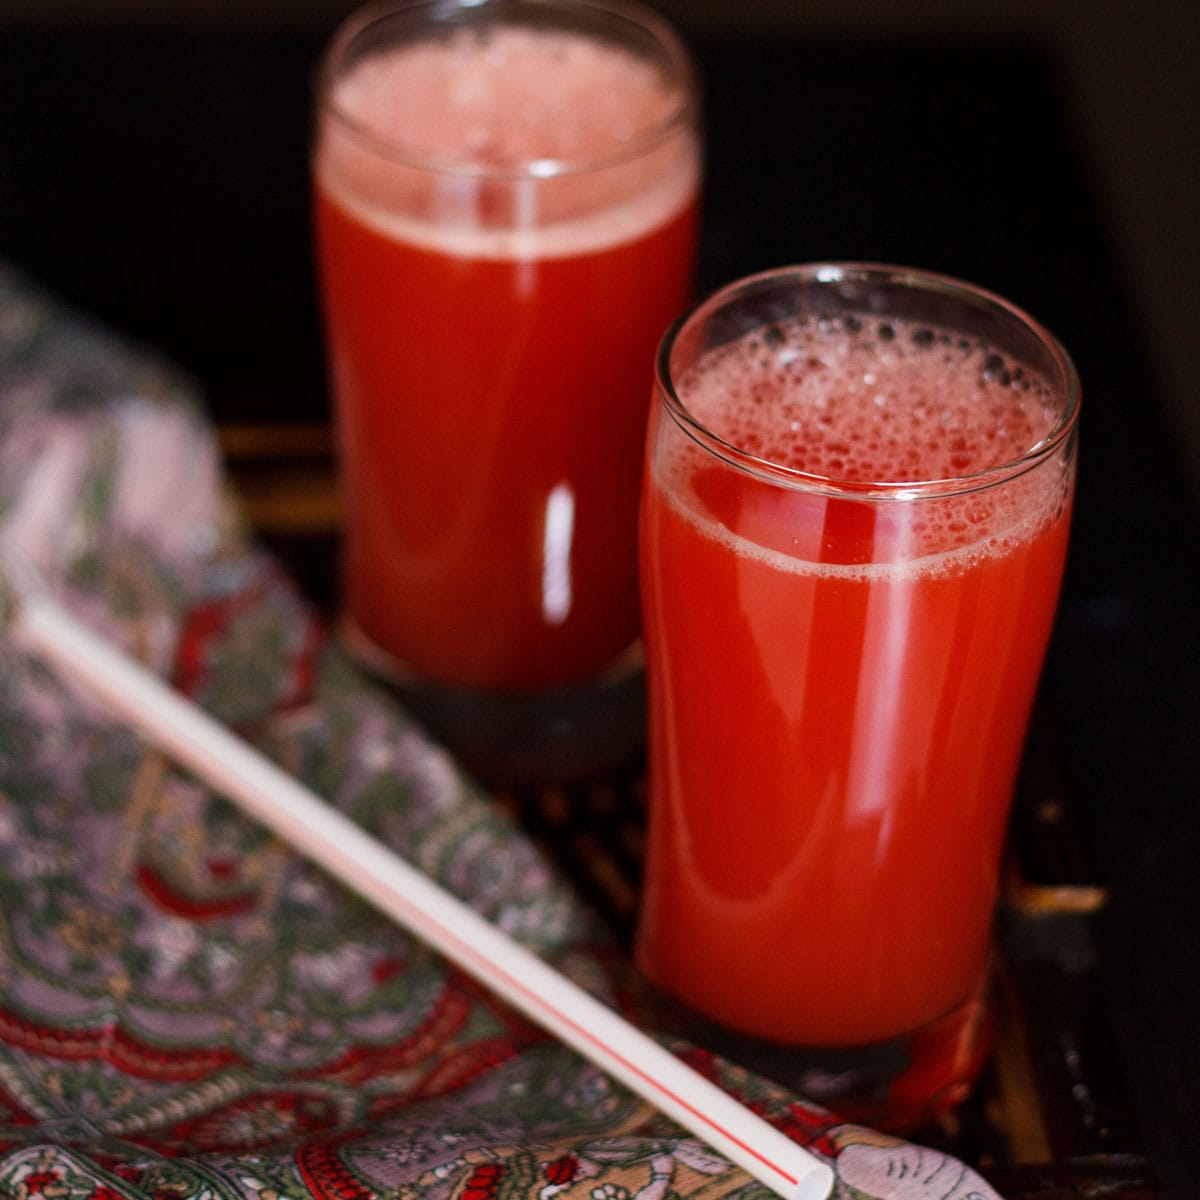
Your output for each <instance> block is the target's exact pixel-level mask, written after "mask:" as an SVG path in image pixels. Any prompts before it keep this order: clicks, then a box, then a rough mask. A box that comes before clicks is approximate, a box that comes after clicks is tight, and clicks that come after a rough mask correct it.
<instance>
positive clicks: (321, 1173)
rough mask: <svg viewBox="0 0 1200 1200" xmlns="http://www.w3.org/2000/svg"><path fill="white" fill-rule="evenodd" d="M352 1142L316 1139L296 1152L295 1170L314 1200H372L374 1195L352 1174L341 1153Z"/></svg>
mask: <svg viewBox="0 0 1200 1200" xmlns="http://www.w3.org/2000/svg"><path fill="white" fill-rule="evenodd" d="M350 1140H351V1139H350V1137H349V1136H348V1135H343V1136H341V1137H330V1138H321V1139H316V1140H313V1141H310V1142H306V1143H305V1144H304V1145H303V1146H301V1147H300V1149H299V1150H297V1151H296V1167H297V1169H298V1170H299V1172H300V1176H301V1178H302V1179H303V1180H304V1182H305V1184H306V1186H307V1187H308V1190H309V1191H310V1192H311V1193H312V1194H313V1196H314V1198H315V1200H372V1192H371V1191H370V1190H369V1189H367V1188H365V1187H363V1186H362V1184H360V1183H359V1182H358V1180H357V1179H355V1178H354V1176H353V1175H351V1174H350V1172H349V1171H348V1170H347V1169H346V1166H345V1164H344V1163H343V1162H342V1159H341V1155H340V1154H339V1151H340V1149H341V1147H342V1146H343V1145H345V1143H346V1142H347V1141H350Z"/></svg>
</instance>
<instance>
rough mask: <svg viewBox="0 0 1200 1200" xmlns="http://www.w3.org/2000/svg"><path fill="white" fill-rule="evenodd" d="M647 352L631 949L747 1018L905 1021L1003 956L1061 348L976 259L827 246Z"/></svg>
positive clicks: (1060, 440)
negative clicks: (637, 893) (957, 278)
mask: <svg viewBox="0 0 1200 1200" xmlns="http://www.w3.org/2000/svg"><path fill="white" fill-rule="evenodd" d="M764 314H769V315H764ZM659 380H660V392H661V397H660V398H661V401H662V402H661V403H660V404H659V406H658V409H657V412H656V414H655V415H654V416H653V417H652V420H651V433H650V438H649V450H648V454H649V466H648V471H647V476H646V485H645V492H644V507H643V515H642V538H643V541H642V569H643V588H644V605H645V641H646V652H647V670H648V677H649V684H650V709H651V722H652V723H651V731H650V736H651V755H652V759H651V830H650V846H649V859H648V863H647V872H646V877H647V885H646V894H645V899H644V906H643V911H642V918H641V925H640V929H639V940H638V954H639V959H640V961H641V963H642V965H643V966H644V967H645V969H646V971H647V972H648V974H649V975H650V977H651V978H652V979H653V980H654V981H655V982H656V983H657V984H659V985H660V987H661V988H663V989H664V990H665V991H667V992H669V993H671V994H673V995H675V996H677V997H679V998H681V999H683V1000H685V1001H686V1002H687V1003H688V1004H689V1005H690V1006H692V1007H693V1008H694V1009H696V1010H698V1011H700V1012H701V1013H703V1014H704V1015H706V1016H707V1017H709V1018H711V1019H712V1020H714V1021H717V1022H719V1023H721V1024H722V1025H725V1026H728V1027H729V1028H731V1029H734V1030H737V1031H740V1032H741V1033H745V1034H751V1035H754V1036H756V1037H759V1038H766V1039H771V1040H773V1041H775V1042H779V1043H785V1044H788V1045H793V1046H795V1045H801V1046H808V1047H814V1046H824V1047H849V1046H861V1045H870V1044H878V1043H882V1042H886V1041H887V1040H888V1039H895V1038H902V1037H910V1036H912V1035H916V1034H918V1033H919V1032H920V1031H921V1030H923V1029H926V1028H929V1027H932V1026H933V1025H934V1023H936V1022H937V1021H938V1020H939V1019H940V1018H943V1017H945V1016H946V1014H950V1013H952V1012H954V1011H955V1010H956V1008H958V1007H959V1006H961V1005H963V1004H964V1003H965V1002H966V1001H967V1000H968V998H969V997H970V996H971V995H972V993H973V992H974V991H975V990H976V989H977V987H978V985H979V981H980V978H981V974H982V973H983V971H984V967H985V962H986V959H987V954H988V945H989V935H990V929H991V918H992V911H993V903H994V899H995V893H996V882H997V873H998V866H999V861H1000V854H1001V847H1002V842H1003V837H1004V831H1005V824H1006V818H1007V814H1008V809H1009V804H1010V800H1011V797H1012V792H1013V786H1014V779H1015V775H1016V771H1017V768H1018V764H1019V759H1020V752H1021V748H1022V741H1023V737H1024V732H1025V727H1026V724H1027V720H1028V716H1029V712H1030V708H1031V705H1032V701H1033V697H1034V692H1035V689H1036V686H1037V680H1038V674H1039V671H1040V668H1041V664H1042V659H1043V655H1044V652H1045V648H1046V644H1047V640H1048V637H1049V633H1050V628H1051V623H1052V619H1053V614H1054V609H1055V604H1056V600H1057V596H1058V590H1059V583H1060V577H1061V573H1062V567H1063V561H1064V556H1065V551H1066V541H1067V526H1068V520H1069V511H1070V500H1071V492H1072V483H1073V464H1074V454H1073V450H1074V439H1073V432H1072V431H1073V421H1074V414H1075V404H1076V398H1075V386H1074V381H1073V375H1072V373H1071V368H1070V366H1069V363H1068V362H1067V360H1066V359H1065V356H1063V355H1062V353H1061V351H1060V350H1059V349H1058V348H1057V346H1056V344H1055V343H1053V341H1052V340H1050V339H1048V335H1044V334H1042V333H1041V332H1040V330H1038V329H1037V328H1036V327H1032V326H1031V325H1030V324H1029V323H1028V322H1027V321H1026V319H1024V318H1022V317H1021V316H1020V315H1019V314H1017V313H1015V312H1014V311H1013V310H1011V309H1009V308H1008V307H1007V306H1005V305H1003V304H1002V303H1001V302H999V301H996V300H993V299H991V298H989V297H985V296H981V295H980V294H979V293H977V292H974V291H973V290H971V289H967V288H965V287H964V286H959V285H954V284H952V283H950V282H948V281H942V280H939V279H937V278H936V277H918V278H917V280H916V282H914V281H913V279H912V278H911V277H905V276H899V277H898V278H897V279H893V278H892V277H891V276H890V275H888V273H887V272H886V271H884V270H882V269H876V270H874V271H872V270H868V269H861V268H860V269H857V270H855V269H849V268H845V269H834V268H825V269H824V273H823V274H821V273H820V272H816V273H814V272H810V271H804V272H786V271H785V272H780V273H778V274H776V275H772V276H768V277H760V278H759V279H757V280H752V281H749V282H748V283H747V284H746V285H744V287H742V288H740V289H739V287H738V286H737V285H735V287H734V288H732V289H729V290H728V293H727V294H726V295H724V297H722V296H718V297H717V298H715V299H714V300H712V301H710V302H709V303H708V304H707V305H706V306H702V307H701V309H700V310H698V311H697V313H695V314H694V315H693V316H691V317H690V318H689V319H688V320H687V322H685V323H684V324H683V325H682V326H681V327H680V328H679V329H678V330H676V331H675V333H674V335H673V337H671V338H668V340H667V341H666V342H665V343H664V346H663V349H662V351H661V354H660V364H659ZM908 1065H909V1066H912V1064H911V1063H909V1064H908Z"/></svg>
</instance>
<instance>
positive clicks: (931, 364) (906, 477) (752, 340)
mask: <svg viewBox="0 0 1200 1200" xmlns="http://www.w3.org/2000/svg"><path fill="white" fill-rule="evenodd" d="M676 392H677V394H678V396H679V397H680V399H681V400H682V402H683V404H684V405H685V407H686V408H687V409H688V411H689V412H690V413H691V414H692V415H693V416H694V417H695V418H696V419H697V420H698V421H699V422H700V423H701V424H703V425H704V426H705V427H706V428H707V429H708V430H709V431H710V432H712V433H714V434H716V435H717V436H718V437H719V438H721V439H722V440H723V441H725V442H727V443H728V444H730V445H731V446H734V447H736V448H737V449H738V450H740V451H742V452H743V453H746V454H749V455H752V456H754V457H757V458H760V459H765V460H767V461H768V462H770V463H773V464H775V465H777V466H781V467H784V468H787V469H789V470H793V471H798V472H802V473H803V474H805V475H808V476H814V477H817V478H818V479H819V480H826V481H831V482H837V483H849V484H855V483H857V484H880V483H882V484H905V483H911V484H913V485H917V484H921V483H926V482H931V481H939V480H955V479H968V478H969V477H971V476H974V475H980V474H982V473H986V472H988V471H991V470H994V469H996V468H999V467H1002V466H1005V465H1006V464H1009V463H1012V462H1015V461H1017V460H1019V459H1020V458H1021V457H1022V456H1024V455H1026V454H1027V453H1028V452H1029V451H1030V450H1032V449H1033V448H1034V447H1035V446H1037V445H1038V444H1039V443H1040V442H1042V441H1043V440H1044V439H1045V438H1046V437H1047V436H1048V435H1049V434H1050V432H1051V431H1052V429H1053V428H1054V426H1055V423H1056V421H1057V417H1058V412H1059V404H1058V402H1057V398H1056V396H1055V394H1054V392H1053V389H1052V388H1051V387H1050V385H1049V383H1048V382H1047V381H1046V380H1045V379H1044V378H1042V377H1041V376H1040V375H1039V374H1037V373H1036V372H1034V371H1033V370H1031V369H1030V368H1029V367H1027V366H1025V365H1023V364H1020V363H1018V362H1016V361H1012V360H1010V359H1008V358H1007V357H1005V356H1004V355H1003V354H1000V353H999V352H997V351H996V350H995V349H994V348H992V347H990V346H988V345H986V344H982V343H980V342H978V341H976V340H974V339H971V338H967V337H964V336H962V335H960V334H958V333H956V332H953V331H949V330H943V329H938V328H935V327H931V326H929V325H928V324H920V323H912V322H909V321H906V320H902V319H898V318H897V319H888V320H886V321H876V320H873V319H868V318H864V317H861V316H858V315H853V314H850V315H845V316H839V317H822V318H811V319H806V320H795V321H788V322H782V323H780V322H776V323H774V324H772V325H769V326H765V327H763V328H761V329H758V330H756V331H754V332H753V333H751V334H748V335H746V336H745V337H743V338H742V339H740V340H739V341H736V342H733V343H730V344H728V345H726V346H722V347H718V348H716V349H714V350H711V351H709V352H707V353H706V355H705V356H704V357H703V358H702V359H701V361H700V362H699V363H698V364H697V365H696V366H695V367H694V368H693V369H692V370H690V371H689V372H687V373H685V374H683V375H682V377H681V378H679V379H678V380H677V381H676ZM696 453H697V451H695V450H694V448H689V449H687V450H686V451H685V455H687V456H694V455H695V454H696ZM674 469H675V470H676V472H677V473H678V476H679V479H683V478H686V476H687V473H688V471H689V470H690V469H691V468H690V467H689V465H688V464H687V463H685V462H679V463H677V464H676V465H675V468H674ZM1048 489H1049V490H1048ZM674 490H676V491H678V490H679V488H678V485H675V487H674ZM1043 492H1045V493H1047V494H1046V495H1043V494H1042V493H1043ZM1062 502H1063V501H1062V493H1061V487H1060V481H1058V479H1057V477H1055V478H1054V479H1051V478H1050V475H1049V474H1046V473H1042V474H1039V473H1038V472H1033V473H1032V474H1031V475H1030V476H1028V477H1025V478H1022V479H1018V480H1016V481H1014V482H1012V483H1011V484H1005V485H1004V486H1002V487H993V488H984V489H981V490H978V491H973V492H971V491H967V492H964V493H963V494H961V495H957V496H954V497H942V498H934V499H925V500H912V501H909V500H895V501H891V500H886V501H881V502H880V503H881V506H882V507H881V509H880V511H881V512H886V511H888V509H887V506H888V505H893V506H898V505H902V504H907V505H909V506H910V509H909V511H908V512H907V513H905V515H904V518H903V519H904V520H905V521H906V522H907V525H906V536H907V537H908V538H909V543H908V544H909V548H910V549H911V552H912V554H913V555H914V556H916V555H920V554H931V555H937V554H944V553H947V552H952V553H955V554H957V556H958V558H959V559H960V560H961V559H962V558H963V554H964V553H965V552H966V551H968V550H969V551H970V553H972V554H977V553H995V552H998V551H1003V550H1004V549H1005V547H1006V545H1011V544H1015V543H1016V542H1019V541H1021V540H1023V539H1024V538H1026V537H1028V536H1030V535H1031V534H1032V533H1033V532H1034V530H1035V529H1036V528H1038V527H1039V526H1040V525H1042V524H1044V523H1045V521H1046V520H1048V519H1053V514H1054V513H1055V512H1056V511H1057V510H1058V509H1060V508H1061V506H1062ZM890 512H891V515H892V516H894V517H895V516H897V515H898V509H897V508H896V507H893V508H892V509H891V510H890ZM864 569H866V568H864Z"/></svg>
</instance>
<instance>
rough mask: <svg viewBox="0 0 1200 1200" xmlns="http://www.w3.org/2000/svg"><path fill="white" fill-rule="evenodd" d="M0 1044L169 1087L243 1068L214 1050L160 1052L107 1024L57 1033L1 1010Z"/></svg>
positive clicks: (230, 1055)
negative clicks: (104, 1065) (95, 1064)
mask: <svg viewBox="0 0 1200 1200" xmlns="http://www.w3.org/2000/svg"><path fill="white" fill-rule="evenodd" d="M0 1041H3V1042H6V1043H7V1044H8V1045H10V1046H18V1047H20V1048H21V1049H22V1050H30V1051H32V1052H34V1053H36V1054H44V1055H46V1056H47V1057H48V1058H60V1059H68V1060H72V1061H88V1060H92V1059H99V1060H102V1061H105V1062H109V1063H112V1065H113V1066H114V1067H116V1068H117V1069H118V1070H121V1071H124V1072H125V1073H126V1074H127V1075H133V1076H136V1077H137V1078H139V1079H153V1080H158V1081H161V1082H171V1083H191V1082H195V1081H197V1080H201V1079H207V1078H208V1077H209V1076H210V1075H212V1074H213V1073H214V1072H216V1071H220V1070H224V1069H225V1068H227V1067H230V1066H234V1065H239V1064H241V1063H242V1062H243V1060H242V1058H241V1056H240V1055H238V1054H236V1053H235V1052H234V1051H232V1050H228V1049H225V1048H223V1047H220V1046H192V1047H179V1046H173V1047H171V1049H169V1050H165V1049H162V1048H161V1047H158V1046H154V1045H151V1044H150V1043H149V1042H145V1041H142V1040H141V1039H140V1038H137V1037H135V1036H134V1035H133V1034H131V1033H130V1032H129V1031H128V1030H127V1029H125V1028H124V1027H123V1026H121V1025H117V1024H113V1023H111V1022H109V1023H105V1024H103V1025H99V1026H96V1027H94V1028H92V1029H60V1028H56V1027H54V1026H51V1025H46V1024H34V1023H33V1022H32V1021H28V1020H26V1019H25V1018H23V1017H20V1016H18V1015H17V1014H16V1013H13V1012H8V1011H6V1010H4V1009H0Z"/></svg>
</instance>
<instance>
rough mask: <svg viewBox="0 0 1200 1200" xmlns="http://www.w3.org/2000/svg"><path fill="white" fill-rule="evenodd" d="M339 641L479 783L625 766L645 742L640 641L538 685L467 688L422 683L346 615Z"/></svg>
mask: <svg viewBox="0 0 1200 1200" xmlns="http://www.w3.org/2000/svg"><path fill="white" fill-rule="evenodd" d="M338 639H339V641H340V643H341V645H342V646H343V647H344V649H345V650H346V652H347V653H348V654H349V655H350V657H351V658H352V659H354V661H355V662H357V663H358V664H359V665H360V666H362V667H363V668H364V669H365V670H367V671H368V672H369V673H370V674H371V675H373V676H374V677H375V678H376V679H377V680H378V681H379V682H380V683H381V684H383V685H384V686H385V687H386V688H387V689H388V690H389V691H390V692H392V694H393V695H395V696H396V698H397V699H398V700H399V701H400V702H401V703H402V704H403V705H404V706H405V707H406V708H407V709H408V711H409V712H411V713H412V714H413V716H415V717H416V718H417V719H418V720H419V721H421V722H422V724H424V725H425V727H426V728H427V729H428V730H429V732H430V734H432V736H433V737H434V738H436V739H437V741H438V742H439V743H440V744H441V745H443V746H444V747H445V748H446V749H447V750H449V751H450V753H451V754H453V755H454V756H455V758H456V759H457V760H458V761H459V762H460V763H461V764H462V765H463V766H464V767H466V768H467V770H469V771H470V772H471V773H472V774H473V775H475V776H476V777H477V778H478V779H479V780H480V781H481V782H483V783H486V784H490V785H492V786H496V787H536V786H540V785H547V784H555V783H570V782H573V781H576V780H580V779H589V778H597V777H601V776H604V775H606V774H609V773H615V772H618V771H620V770H621V769H623V768H625V767H627V766H629V764H631V763H632V762H633V761H634V760H635V759H636V758H637V756H638V755H640V754H641V753H642V750H643V746H644V742H645V707H646V706H645V683H644V676H643V673H642V655H641V646H640V644H639V645H636V646H634V647H631V648H630V650H629V651H628V652H627V653H626V654H624V655H622V656H621V658H620V659H619V660H618V661H617V662H615V663H614V664H613V665H612V666H611V667H609V668H608V669H607V670H606V671H604V672H603V673H602V674H600V675H597V676H596V677H594V678H593V679H590V680H587V681H585V682H583V683H580V684H575V685H572V686H570V687H561V688H553V689H550V690H547V691H542V692H473V691H467V690H465V689H461V688H456V687H450V686H446V685H443V684H437V683H430V682H428V681H426V680H423V679H421V678H419V677H418V676H417V675H416V674H415V673H414V672H412V671H410V670H408V669H407V668H406V667H405V666H404V664H403V663H401V662H399V661H397V660H396V659H394V658H393V657H392V656H391V655H389V654H388V653H387V652H386V651H385V650H382V649H381V648H380V647H379V646H377V645H376V644H375V643H374V642H372V641H371V640H370V639H369V638H368V637H367V636H366V635H365V634H363V632H362V631H361V630H360V629H359V628H358V627H357V626H356V625H355V624H354V623H353V621H351V620H350V619H349V618H348V617H346V616H344V615H343V617H342V619H341V621H340V623H339V626H338Z"/></svg>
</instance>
